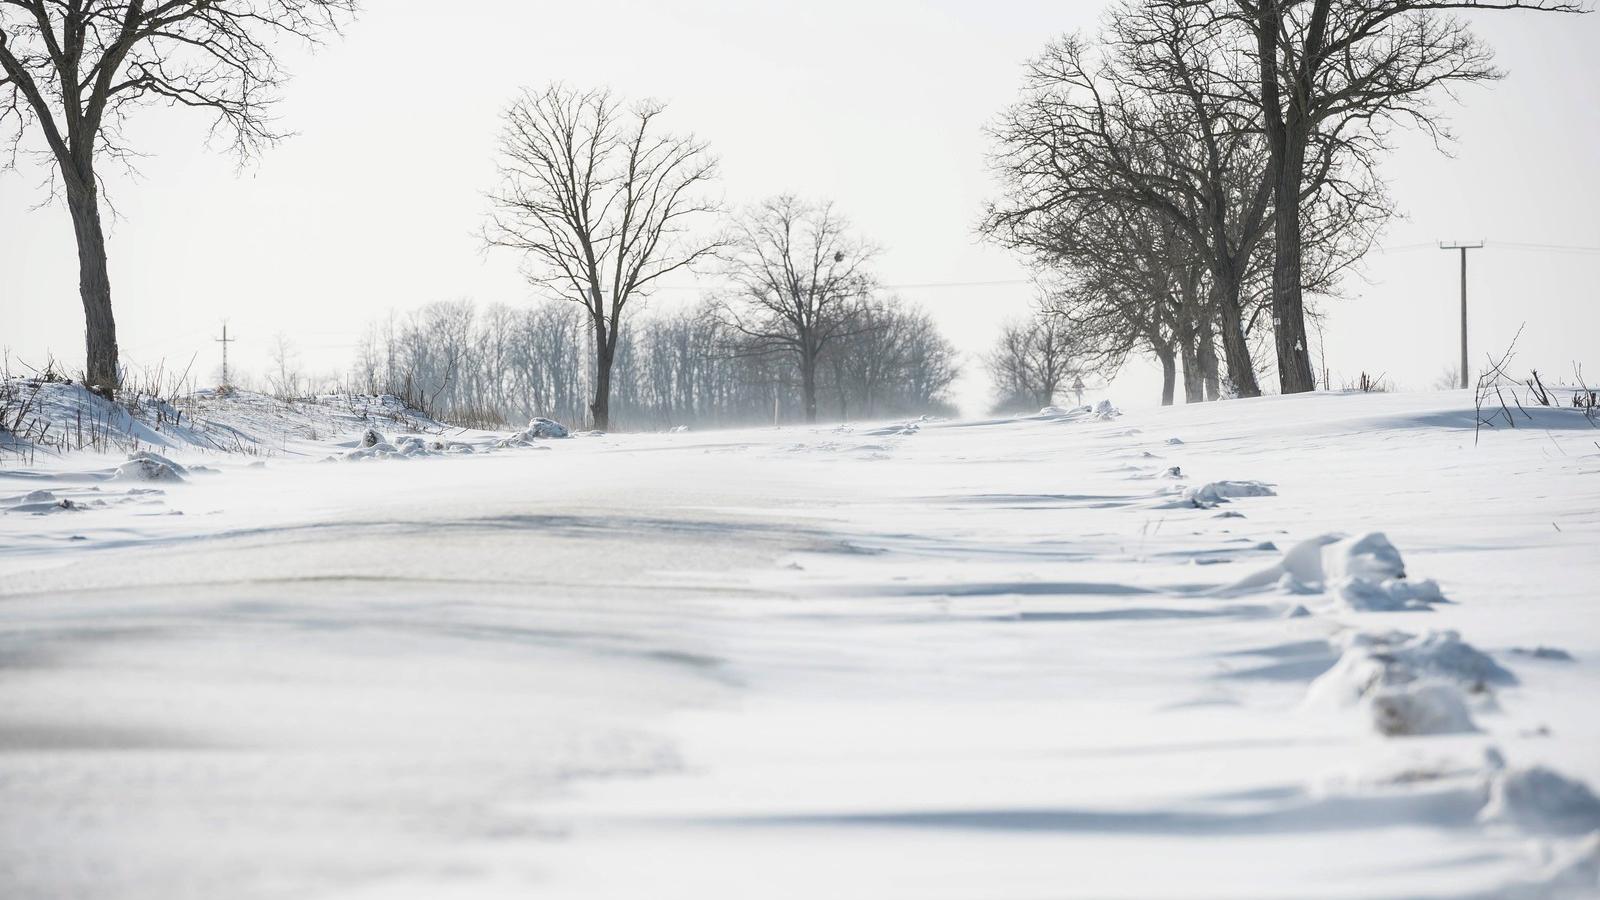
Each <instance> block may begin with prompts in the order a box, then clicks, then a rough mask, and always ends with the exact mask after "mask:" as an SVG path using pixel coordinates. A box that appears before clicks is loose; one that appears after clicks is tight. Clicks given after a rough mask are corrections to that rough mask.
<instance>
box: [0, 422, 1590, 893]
mask: <svg viewBox="0 0 1600 900" xmlns="http://www.w3.org/2000/svg"><path fill="white" fill-rule="evenodd" d="M1471 407H1472V400H1471V397H1470V396H1469V395H1468V394H1467V393H1464V392H1458V393H1442V394H1411V395H1406V394H1394V395H1378V394H1374V395H1341V394H1334V395H1317V396H1302V397H1295V398H1264V399H1260V400H1251V401H1232V402H1228V403H1225V404H1210V405H1205V406H1199V407H1188V408H1174V409H1166V410H1150V411H1140V412H1137V413H1129V414H1127V415H1122V416H1112V415H1104V416H1102V415H1096V414H1094V413H1092V412H1088V411H1082V410H1080V411H1072V412H1061V411H1057V412H1054V413H1050V414H1045V415H1040V416H1036V417H1028V418H1023V419H1017V420H996V421H988V422H926V423H920V424H919V425H917V426H906V425H887V426H883V427H875V426H854V427H842V428H832V427H819V428H813V429H807V428H785V429H759V430H748V431H738V432H706V433H673V434H656V435H575V436H573V437H571V438H569V439H565V440H561V439H551V438H547V437H544V436H543V435H542V434H540V433H538V432H539V431H540V429H537V428H535V429H530V432H524V433H521V434H518V435H506V434H499V435H494V434H488V433H478V432H473V433H465V432H443V431H438V430H433V429H429V428H422V429H419V431H418V433H417V434H415V435H414V436H412V438H407V437H406V436H405V435H403V434H401V433H400V432H401V431H402V429H397V428H393V427H390V428H384V427H379V426H376V425H375V424H374V423H373V422H372V421H370V417H369V418H368V419H367V420H362V419H360V418H359V417H358V418H356V419H352V420H347V421H344V422H343V424H342V425H339V426H338V427H339V428H340V429H342V430H339V431H338V433H336V434H327V433H317V434H315V435H307V434H297V435H296V436H294V437H292V439H291V438H290V437H285V438H284V439H283V440H281V441H280V442H279V446H278V448H277V451H278V454H277V455H274V456H271V457H269V458H264V459H263V458H260V457H257V456H237V455H233V456H229V455H223V454H216V453H211V454H204V453H200V452H198V451H197V450H195V449H193V448H186V447H182V446H178V447H173V446H168V445H159V446H156V447H155V449H156V450H157V452H158V453H160V454H161V456H158V457H150V456H146V457H143V458H141V459H138V460H127V459H126V458H125V456H124V455H121V454H118V455H115V456H110V455H107V456H98V457H97V456H93V455H87V454H72V455H68V456H66V457H53V456H50V455H48V454H40V455H36V456H35V457H34V458H33V459H32V462H31V463H28V464H27V465H26V466H25V467H19V465H18V464H17V463H16V462H15V458H13V459H12V460H11V461H8V462H6V463H4V464H3V467H0V510H4V511H3V512H0V885H4V890H0V895H3V896H5V897H7V898H17V900H22V898H51V900H56V898H73V897H96V898H100V897H117V898H151V900H155V898H160V900H176V898H219V897H227V898H244V900H248V898H269V897H272V898H276V897H312V898H330V900H358V898H359V900H367V898H384V900H388V898H500V897H507V898H509V897H516V898H525V897H530V896H537V897H540V898H639V897H652V898H679V897H683V898H689V897H694V898H711V897H729V898H751V897H760V898H791V897H793V898H802V897H803V898H820V897H829V898H889V897H904V898H918V900H924V898H1047V897H1049V898H1057V897H1216V898H1244V897H1285V896H1296V897H1350V898H1358V897H1359V898H1368V897H1517V896H1527V897H1546V896H1549V897H1560V896H1574V897H1583V896H1596V895H1600V800H1597V799H1596V798H1595V795H1594V793H1593V792H1592V791H1591V786H1600V704H1597V703H1596V702H1595V698H1596V697H1597V696H1600V610H1597V606H1596V604H1597V602H1600V588H1597V585H1600V443H1597V441H1600V431H1597V430H1596V429H1595V428H1594V427H1593V426H1592V425H1591V424H1590V423H1589V422H1588V421H1587V420H1585V419H1584V417H1583V416H1582V415H1581V414H1579V413H1576V412H1572V411H1570V410H1559V411H1552V410H1538V411H1534V412H1533V415H1534V417H1535V419H1534V420H1533V421H1523V422H1522V426H1523V427H1519V428H1517V429H1515V430H1507V429H1498V430H1491V431H1486V432H1485V433H1483V434H1482V435H1481V436H1480V437H1479V438H1478V440H1477V441H1476V443H1475V440H1474V429H1473V427H1472V426H1473V418H1474V417H1473V412H1472V408H1471ZM368 427H377V430H378V431H379V432H381V433H379V434H377V435H374V436H372V437H369V438H366V439H365V440H363V431H364V430H365V429H366V428H368ZM285 434H286V435H287V434H288V430H287V429H286V430H285ZM368 445H370V446H368ZM385 447H387V448H389V449H384V448H385ZM408 447H410V448H413V449H410V450H408V449H406V448H408ZM330 456H331V457H335V458H336V459H335V460H334V461H324V460H325V459H326V458H327V457H330ZM169 463H170V464H169ZM152 477H153V478H155V479H156V480H148V479H150V478H152ZM62 501H68V502H66V503H63V502H62Z"/></svg>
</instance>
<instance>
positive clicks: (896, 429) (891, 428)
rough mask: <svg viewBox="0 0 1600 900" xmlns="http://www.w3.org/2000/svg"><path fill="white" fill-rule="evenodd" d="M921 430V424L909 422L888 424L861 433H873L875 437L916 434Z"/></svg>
mask: <svg viewBox="0 0 1600 900" xmlns="http://www.w3.org/2000/svg"><path fill="white" fill-rule="evenodd" d="M921 430H922V426H921V425H918V424H917V423H915V422H907V423H905V424H904V425H887V426H885V427H883V428H874V429H871V430H870V431H863V432H861V433H862V434H864V435H872V436H874V437H892V436H895V435H905V434H916V433H917V432H919V431H921Z"/></svg>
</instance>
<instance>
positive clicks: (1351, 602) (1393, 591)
mask: <svg viewBox="0 0 1600 900" xmlns="http://www.w3.org/2000/svg"><path fill="white" fill-rule="evenodd" d="M1334 597H1335V600H1336V602H1335V605H1336V606H1338V607H1340V608H1341V609H1344V610H1346V611H1349V612H1406V611H1418V612H1426V611H1427V610H1430V609H1432V608H1433V605H1434V604H1436V603H1445V602H1448V601H1446V600H1445V598H1444V594H1442V593H1441V592H1440V591H1439V585H1438V583H1436V582H1434V581H1433V580H1432V579H1425V580H1423V581H1415V582H1413V581H1402V580H1400V579H1397V578H1390V579H1387V580H1385V581H1381V582H1373V581H1367V580H1365V579H1361V578H1346V579H1343V580H1342V581H1340V582H1338V583H1337V585H1336V589H1335V592H1334Z"/></svg>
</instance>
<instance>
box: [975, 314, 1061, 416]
mask: <svg viewBox="0 0 1600 900" xmlns="http://www.w3.org/2000/svg"><path fill="white" fill-rule="evenodd" d="M1078 352H1079V347H1078V345H1077V344H1076V342H1075V341H1074V336H1073V335H1072V334H1071V333H1070V332H1069V330H1068V325H1067V322H1066V320H1065V319H1064V318H1062V317H1061V316H1059V315H1056V314H1054V313H1052V312H1050V311H1049V310H1041V311H1040V312H1039V313H1038V314H1036V315H1034V316H1032V317H1030V318H1028V319H1024V320H1021V321H1014V322H1009V323H1007V324H1006V325H1005V326H1004V327H1003V328H1002V329H1001V331H1000V337H999V338H998V339H997V340H996V341H995V345H994V349H993V350H991V351H990V352H989V355H988V356H987V357H985V358H984V365H985V366H986V367H987V368H988V369H989V376H990V378H991V379H992V380H993V382H994V387H995V394H996V401H997V402H996V408H997V409H1000V410H1005V411H1015V410H1017V409H1019V408H1022V407H1024V406H1031V407H1032V408H1034V409H1038V408H1041V407H1045V406H1050V405H1051V404H1053V403H1055V400H1056V395H1057V394H1059V393H1060V392H1061V390H1062V389H1063V388H1065V387H1066V386H1067V384H1068V383H1069V382H1070V381H1072V380H1073V379H1075V378H1076V377H1077V376H1078V375H1080V374H1081V373H1082V371H1083V370H1082V368H1081V367H1080V360H1079V358H1078Z"/></svg>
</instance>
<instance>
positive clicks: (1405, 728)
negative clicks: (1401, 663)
mask: <svg viewBox="0 0 1600 900" xmlns="http://www.w3.org/2000/svg"><path fill="white" fill-rule="evenodd" d="M1368 709H1369V710H1370V711H1371V714H1372V725H1373V727H1374V728H1376V729H1377V730H1378V733H1379V734H1382V735H1384V736H1385V737H1410V736H1415V735H1424V734H1466V733H1471V732H1474V731H1477V730H1478V728H1477V726H1476V725H1474V724H1473V723H1472V714H1471V713H1469V712H1468V711H1467V704H1466V700H1465V699H1464V698H1463V697H1462V696H1461V691H1460V689H1459V688H1457V687H1456V686H1455V685H1453V684H1445V683H1443V682H1422V683H1420V684H1412V685H1406V686H1404V687H1398V688H1389V689H1385V690H1382V691H1379V692H1377V693H1376V694H1374V695H1373V696H1372V699H1371V703H1370V704H1369V706H1368Z"/></svg>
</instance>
